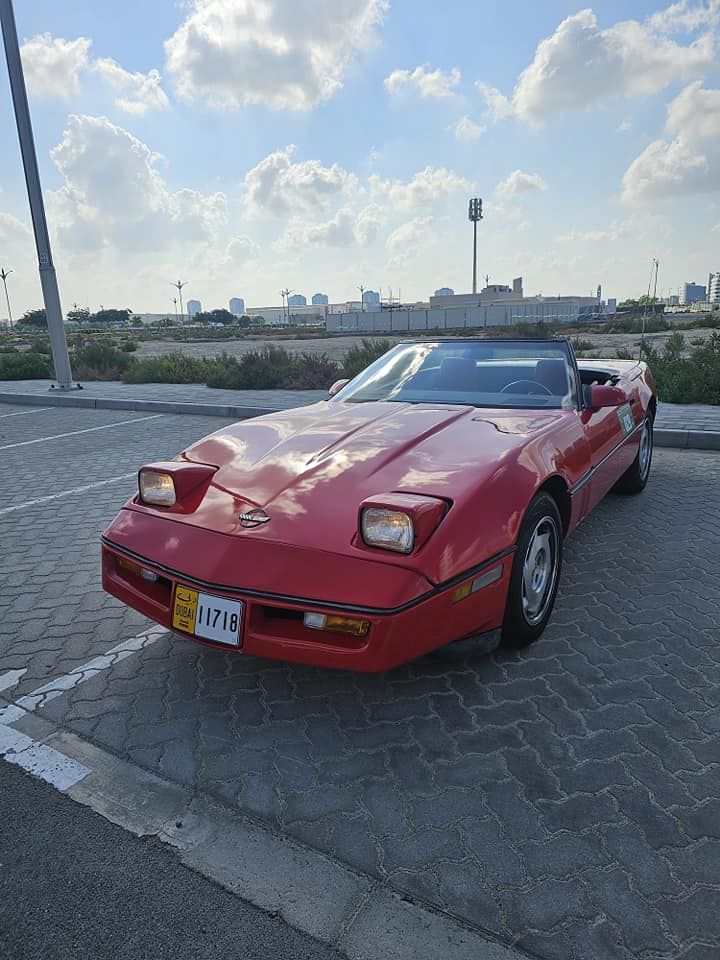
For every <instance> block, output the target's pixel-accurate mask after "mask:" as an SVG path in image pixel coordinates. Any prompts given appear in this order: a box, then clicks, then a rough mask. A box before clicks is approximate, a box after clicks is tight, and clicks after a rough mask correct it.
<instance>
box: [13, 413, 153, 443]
mask: <svg viewBox="0 0 720 960" xmlns="http://www.w3.org/2000/svg"><path fill="white" fill-rule="evenodd" d="M162 416H164V414H162V413H153V414H152V415H151V416H149V417H135V418H134V419H132V420H117V421H116V422H115V423H104V424H103V425H102V426H100V427H86V428H85V429H84V430H71V431H70V432H69V433H56V434H55V435H54V436H52V437H38V438H37V439H35V440H21V441H20V442H19V443H6V444H5V445H4V446H2V447H0V450H10V449H11V448H13V447H28V446H30V444H32V443H46V442H47V441H50V440H63V439H64V438H65V437H76V436H78V435H79V434H81V433H93V431H95V430H111V429H112V428H113V427H123V426H125V425H126V424H128V423H141V422H142V421H143V420H158V419H159V418H160V417H162Z"/></svg>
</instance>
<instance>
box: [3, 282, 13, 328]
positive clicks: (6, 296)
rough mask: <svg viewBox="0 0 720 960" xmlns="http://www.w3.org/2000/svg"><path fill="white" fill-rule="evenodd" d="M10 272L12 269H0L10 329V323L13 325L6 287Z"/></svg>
mask: <svg viewBox="0 0 720 960" xmlns="http://www.w3.org/2000/svg"><path fill="white" fill-rule="evenodd" d="M11 273H12V270H6V269H5V267H3V268H2V270H0V277H2V282H3V286H4V287H5V301H6V303H7V308H8V323H9V324H10V329H11V330H12V325H13V324H12V310H11V309H10V297H9V296H8V288H7V278H8V277H9V276H10V274H11Z"/></svg>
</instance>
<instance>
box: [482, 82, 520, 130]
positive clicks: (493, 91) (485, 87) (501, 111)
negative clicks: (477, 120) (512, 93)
mask: <svg viewBox="0 0 720 960" xmlns="http://www.w3.org/2000/svg"><path fill="white" fill-rule="evenodd" d="M475 86H476V88H477V90H478V91H479V93H480V96H481V97H482V98H483V100H484V101H485V111H486V113H487V117H488V120H492V121H494V122H497V121H498V120H504V119H505V117H511V116H512V115H513V113H514V112H515V107H514V106H513V104H512V101H511V100H510V99H509V97H506V96H505V94H504V93H501V92H500V91H499V90H498V89H497V88H496V87H491V86H489V84H487V83H483V82H482V81H481V80H478V81H477V83H476V84H475Z"/></svg>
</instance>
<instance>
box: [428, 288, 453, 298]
mask: <svg viewBox="0 0 720 960" xmlns="http://www.w3.org/2000/svg"><path fill="white" fill-rule="evenodd" d="M454 293H455V291H454V290H453V288H452V287H440V288H439V289H438V290H436V291H435V293H434V294H433V296H434V297H452V296H453V294H454Z"/></svg>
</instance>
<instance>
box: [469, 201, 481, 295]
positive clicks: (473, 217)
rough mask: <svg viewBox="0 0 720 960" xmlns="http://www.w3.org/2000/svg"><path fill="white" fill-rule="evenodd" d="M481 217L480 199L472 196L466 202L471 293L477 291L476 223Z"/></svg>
mask: <svg viewBox="0 0 720 960" xmlns="http://www.w3.org/2000/svg"><path fill="white" fill-rule="evenodd" d="M482 218H483V215H482V200H481V199H480V197H473V198H472V199H471V200H470V203H469V204H468V220H470V222H471V223H472V225H473V287H472V292H473V293H477V225H478V220H482Z"/></svg>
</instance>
